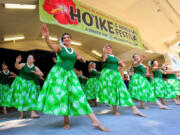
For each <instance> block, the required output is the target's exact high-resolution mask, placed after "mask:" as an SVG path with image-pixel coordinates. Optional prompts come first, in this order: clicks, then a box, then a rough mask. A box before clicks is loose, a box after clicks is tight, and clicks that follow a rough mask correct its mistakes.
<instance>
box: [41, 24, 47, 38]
mask: <svg viewBox="0 0 180 135" xmlns="http://www.w3.org/2000/svg"><path fill="white" fill-rule="evenodd" d="M40 31H41V34H42V35H43V36H44V37H47V36H49V31H48V28H47V26H46V24H43V25H42V26H41V28H40Z"/></svg>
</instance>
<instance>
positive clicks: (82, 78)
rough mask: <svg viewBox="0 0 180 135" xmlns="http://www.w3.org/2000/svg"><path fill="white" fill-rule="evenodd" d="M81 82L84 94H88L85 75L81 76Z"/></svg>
mask: <svg viewBox="0 0 180 135" xmlns="http://www.w3.org/2000/svg"><path fill="white" fill-rule="evenodd" d="M79 82H80V84H81V88H82V89H83V91H84V93H86V78H85V77H84V76H83V75H81V76H79Z"/></svg>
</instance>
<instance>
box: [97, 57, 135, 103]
mask: <svg viewBox="0 0 180 135" xmlns="http://www.w3.org/2000/svg"><path fill="white" fill-rule="evenodd" d="M102 66H103V69H102V72H101V75H100V92H99V102H101V103H105V104H109V105H113V106H115V105H118V106H134V102H133V100H132V99H131V96H130V95H129V93H128V90H127V88H126V85H125V84H124V81H123V80H122V77H121V74H120V73H119V71H118V59H117V58H116V57H115V56H113V55H108V58H107V59H106V61H105V62H103V65H102Z"/></svg>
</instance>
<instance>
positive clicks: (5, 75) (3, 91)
mask: <svg viewBox="0 0 180 135" xmlns="http://www.w3.org/2000/svg"><path fill="white" fill-rule="evenodd" d="M16 76H17V75H16V74H15V73H13V72H10V71H9V69H8V65H7V64H6V63H3V64H2V71H0V106H2V107H3V113H4V114H5V115H7V114H8V113H7V108H6V106H7V103H6V98H7V93H8V91H9V86H10V83H11V82H10V79H11V78H15V77H16Z"/></svg>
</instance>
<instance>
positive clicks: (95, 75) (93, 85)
mask: <svg viewBox="0 0 180 135" xmlns="http://www.w3.org/2000/svg"><path fill="white" fill-rule="evenodd" d="M88 71H89V79H88V81H87V83H86V98H87V99H88V102H89V103H90V104H91V105H93V106H97V101H96V100H97V98H98V93H99V89H100V87H99V86H100V82H99V76H100V73H99V72H98V71H97V70H96V63H94V62H90V63H89V65H88Z"/></svg>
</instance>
